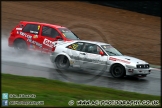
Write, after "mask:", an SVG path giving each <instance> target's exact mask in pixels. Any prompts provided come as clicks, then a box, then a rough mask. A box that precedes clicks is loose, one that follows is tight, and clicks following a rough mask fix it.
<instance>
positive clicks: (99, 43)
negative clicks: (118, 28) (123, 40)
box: [72, 40, 110, 45]
mask: <svg viewBox="0 0 162 108" xmlns="http://www.w3.org/2000/svg"><path fill="white" fill-rule="evenodd" d="M72 42H73V43H74V42H86V43H91V44H97V45H110V44H107V43H104V42H99V41H90V40H73V41H72Z"/></svg>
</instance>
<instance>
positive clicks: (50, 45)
mask: <svg viewBox="0 0 162 108" xmlns="http://www.w3.org/2000/svg"><path fill="white" fill-rule="evenodd" d="M43 44H44V45H46V46H49V47H51V48H53V47H54V44H53V42H52V41H51V40H48V39H46V38H45V39H44V41H43Z"/></svg>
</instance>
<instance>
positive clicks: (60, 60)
mask: <svg viewBox="0 0 162 108" xmlns="http://www.w3.org/2000/svg"><path fill="white" fill-rule="evenodd" d="M56 66H57V68H59V69H67V68H69V66H70V63H69V59H68V58H67V57H66V56H63V55H61V56H58V57H57V58H56Z"/></svg>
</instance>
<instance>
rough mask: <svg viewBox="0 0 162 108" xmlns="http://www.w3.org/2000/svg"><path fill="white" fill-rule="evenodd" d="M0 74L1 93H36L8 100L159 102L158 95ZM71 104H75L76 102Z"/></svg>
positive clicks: (61, 103) (64, 103) (56, 103)
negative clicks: (28, 96)
mask: <svg viewBox="0 0 162 108" xmlns="http://www.w3.org/2000/svg"><path fill="white" fill-rule="evenodd" d="M1 75H2V92H3V93H9V94H17V95H18V94H35V95H36V98H30V99H29V98H28V99H22V98H15V99H13V98H12V99H11V98H9V101H12V100H13V101H44V106H69V105H68V102H69V101H70V100H74V101H75V102H76V101H78V100H141V101H143V100H150V101H153V100H159V102H160V96H153V95H147V94H139V93H134V92H126V91H121V90H114V89H110V88H104V87H94V86H88V85H79V84H74V83H65V82H61V81H57V80H49V79H45V78H38V77H25V76H16V75H10V74H1ZM73 106H76V103H75V104H74V105H73ZM111 107H112V106H111Z"/></svg>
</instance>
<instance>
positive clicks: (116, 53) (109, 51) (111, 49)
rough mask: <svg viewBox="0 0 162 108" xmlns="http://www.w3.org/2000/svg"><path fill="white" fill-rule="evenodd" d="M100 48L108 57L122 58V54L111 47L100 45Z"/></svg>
mask: <svg viewBox="0 0 162 108" xmlns="http://www.w3.org/2000/svg"><path fill="white" fill-rule="evenodd" d="M101 47H102V48H103V49H104V50H105V51H106V52H107V53H108V54H109V56H122V53H120V52H119V51H118V50H117V49H115V48H114V47H112V46H111V45H101Z"/></svg>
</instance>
